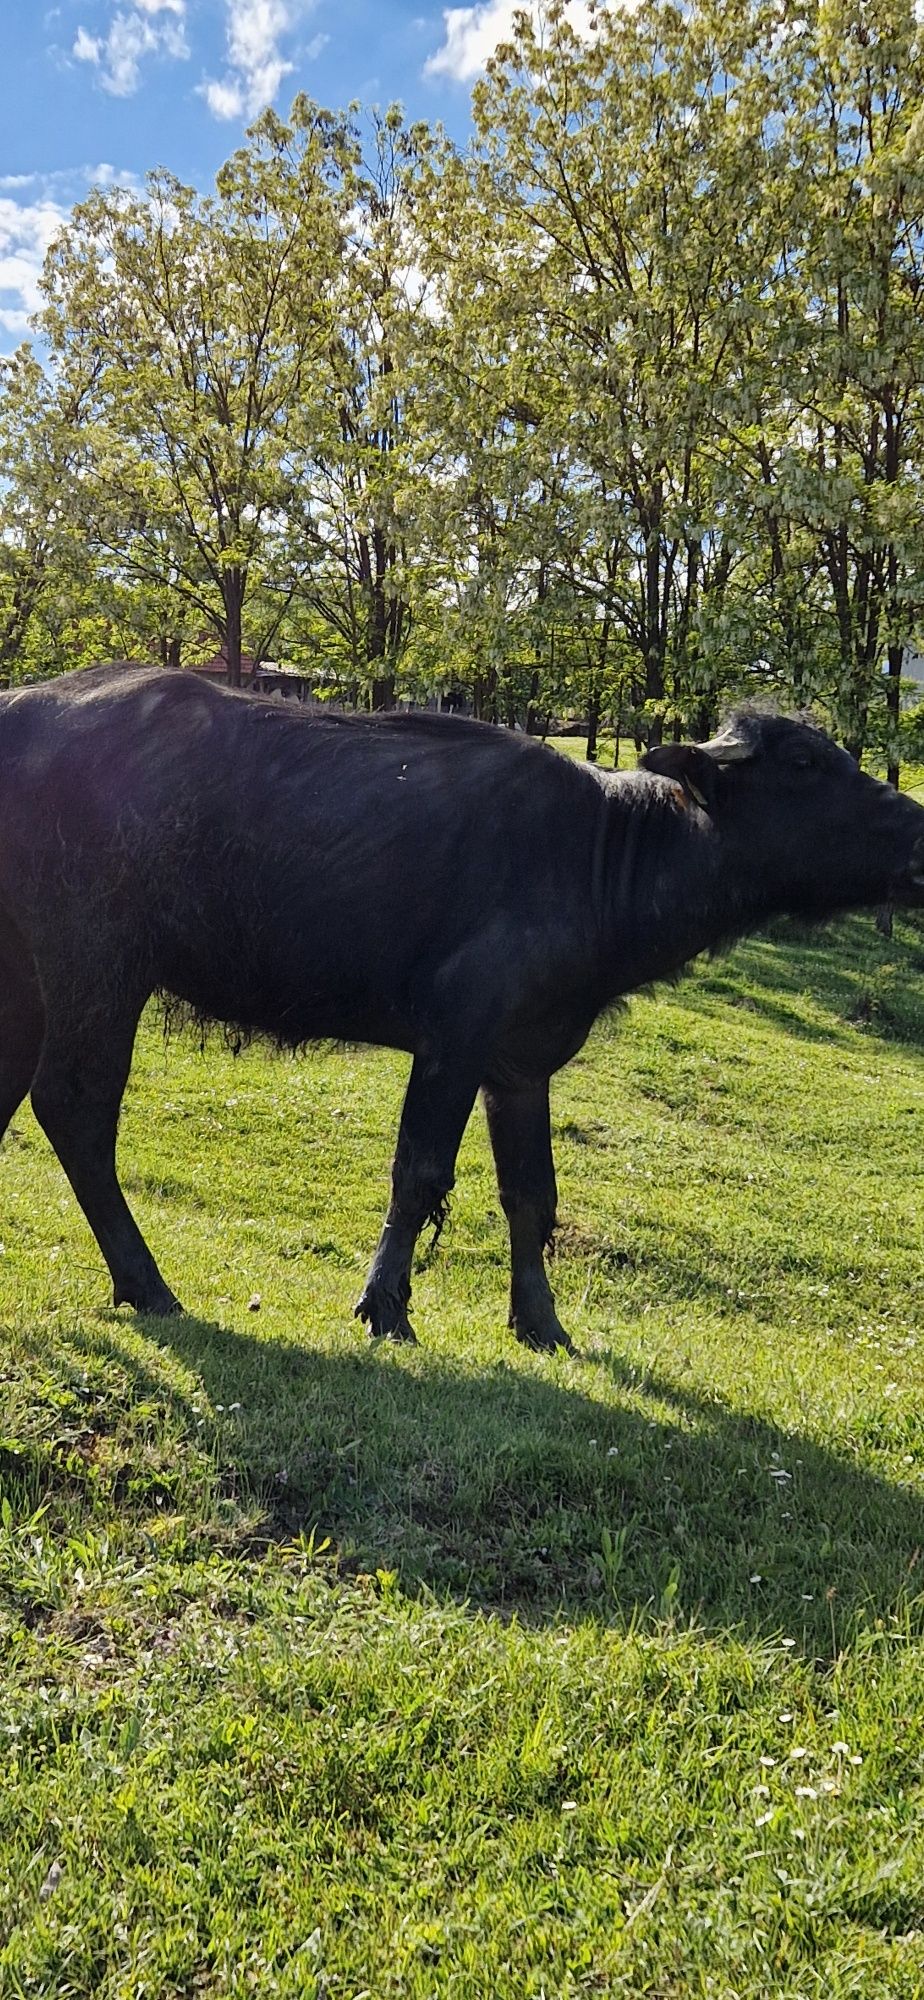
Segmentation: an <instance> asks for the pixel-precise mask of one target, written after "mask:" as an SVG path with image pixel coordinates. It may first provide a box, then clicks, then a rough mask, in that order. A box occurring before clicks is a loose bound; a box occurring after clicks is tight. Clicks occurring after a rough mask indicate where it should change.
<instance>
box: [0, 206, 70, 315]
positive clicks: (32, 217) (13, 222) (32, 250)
mask: <svg viewBox="0 0 924 2000" xmlns="http://www.w3.org/2000/svg"><path fill="white" fill-rule="evenodd" d="M67 213H68V211H67V209H66V208H65V207H64V206H63V205H62V204H61V202H57V201H52V200H50V199H48V198H45V199H41V198H40V199H39V200H37V201H34V202H18V201H13V200H12V199H11V198H10V196H8V195H0V327H2V328H3V329H4V330H5V331H6V332H7V333H12V334H15V335H16V336H17V337H19V336H21V335H24V334H26V333H28V331H29V314H30V313H33V312H35V311H36V310H37V308H38V306H39V305H40V304H41V296H40V293H39V278H40V277H41V274H42V265H43V263H44V261H45V252H46V250H47V249H48V245H49V243H50V242H51V240H52V237H53V236H56V235H57V233H58V230H59V229H60V228H61V225H62V223H63V222H64V221H66V219H67Z"/></svg>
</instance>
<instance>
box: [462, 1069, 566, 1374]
mask: <svg viewBox="0 0 924 2000" xmlns="http://www.w3.org/2000/svg"><path fill="white" fill-rule="evenodd" d="M484 1102H485V1110H486V1111H487V1114H488V1131H489V1133H490V1136H491V1148H492V1151H493V1153H494V1165H495V1167H496V1169H497V1186H498V1190H499V1193H500V1198H501V1207H502V1208H503V1211H504V1214H505V1216H506V1217H507V1224H508V1228H509V1230H510V1315H509V1325H510V1326H512V1327H513V1330H514V1332H515V1334H516V1337H517V1339H518V1340H522V1342H523V1343H524V1346H526V1347H536V1348H542V1349H545V1350H546V1351H548V1352H552V1353H554V1350H555V1348H556V1347H564V1348H566V1349H567V1352H568V1353H569V1354H573V1353H574V1348H573V1346H572V1344H571V1341H570V1340H569V1338H568V1335H567V1334H566V1332H565V1329H564V1327H563V1326H562V1324H561V1322H560V1320H559V1318H558V1314H557V1313H556V1311H555V1300H554V1298H553V1297H552V1288H551V1286H550V1284H549V1281H548V1278H547V1276H546V1270H545V1262H544V1258H543V1252H544V1250H545V1248H546V1245H547V1244H548V1243H549V1242H550V1241H551V1238H552V1232H553V1230H554V1228H555V1209H556V1204H557V1200H558V1191H557V1189H556V1186H555V1166H554V1162H553V1160H552V1134H551V1128H550V1124H549V1086H548V1084H547V1083H540V1084H533V1085H531V1086H529V1087H528V1088H524V1089H521V1090H498V1089H495V1088H493V1087H492V1088H490V1089H489V1088H486V1089H485V1092H484Z"/></svg>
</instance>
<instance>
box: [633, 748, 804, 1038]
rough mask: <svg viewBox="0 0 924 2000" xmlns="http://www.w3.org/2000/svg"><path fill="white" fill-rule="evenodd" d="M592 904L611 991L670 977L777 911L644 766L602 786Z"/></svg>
mask: <svg viewBox="0 0 924 2000" xmlns="http://www.w3.org/2000/svg"><path fill="white" fill-rule="evenodd" d="M605 790H606V813H605V818H604V822H603V830H602V852H600V851H598V863H597V874H598V886H597V900H598V909H599V912H600V923H601V936H602V943H603V973H604V983H605V986H606V988H607V997H608V998H613V999H615V998H616V997H617V995H618V994H620V993H628V992H631V991H632V990H633V989H634V988H635V987H637V986H643V985H646V984H648V983H649V982H650V981H652V980H658V979H670V978H672V977H674V976H675V975H676V974H677V973H679V972H680V971H681V970H682V968H683V967H684V966H685V965H686V964H687V963H688V962H689V961H690V960H691V959H693V958H696V957H697V955H698V954H699V953H700V952H703V951H709V950H714V949H715V948H716V947H717V946H719V945H722V944H724V943H727V942H731V941H732V940H733V939H734V938H735V937H738V936H740V935H741V933H742V932H744V931H746V930H747V929H749V928H750V927H751V926H752V925H756V924H758V923H760V922H761V921H762V919H763V918H764V917H765V916H770V915H771V914H773V912H772V911H771V909H770V908H769V907H767V908H762V907H759V899H758V900H757V901H755V894H754V879H753V876H750V879H749V877H748V874H746V873H745V871H744V870H743V869H742V867H741V866H740V863H739V864H738V865H736V864H735V860H734V858H733V856H732V855H731V854H730V853H728V852H726V851H725V843H724V842H723V841H722V839H721V836H720V834H719V833H718V832H717V830H716V828H715V826H714V825H713V823H712V821H711V820H710V819H709V817H708V815H707V814H706V813H705V812H702V811H701V810H700V809H699V807H698V806H695V805H693V804H691V803H688V802H687V801H686V799H685V798H683V797H682V795H681V794H680V793H679V788H678V787H676V786H674V785H672V784H670V783H668V782H667V781H666V780H664V779H660V778H653V777H650V776H649V775H648V774H647V773H645V772H627V773H624V774H623V773H620V774H619V775H618V776H617V777H616V778H609V779H608V780H607V782H606V786H605Z"/></svg>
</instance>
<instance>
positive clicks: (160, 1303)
mask: <svg viewBox="0 0 924 2000" xmlns="http://www.w3.org/2000/svg"><path fill="white" fill-rule="evenodd" d="M113 1304H114V1305H117V1306H131V1307H132V1308H133V1310H134V1311H135V1312H136V1313H143V1314H144V1316H145V1318H146V1319H175V1318H176V1316H177V1313H182V1312H184V1311H185V1307H184V1306H181V1304H180V1301H179V1299H178V1298H175V1297H174V1294H173V1293H172V1292H171V1291H169V1290H168V1288H167V1286H166V1285H163V1286H162V1287H161V1289H160V1290H159V1291H157V1292H135V1293H129V1292H119V1291H116V1292H114V1293H113Z"/></svg>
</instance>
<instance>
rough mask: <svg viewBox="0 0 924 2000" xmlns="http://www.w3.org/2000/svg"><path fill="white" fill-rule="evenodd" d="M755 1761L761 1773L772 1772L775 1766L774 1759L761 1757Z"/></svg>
mask: <svg viewBox="0 0 924 2000" xmlns="http://www.w3.org/2000/svg"><path fill="white" fill-rule="evenodd" d="M757 1761H758V1763H759V1765H760V1768H761V1770H762V1771H772V1770H773V1769H774V1767H775V1764H776V1758H775V1757H769V1756H766V1755H765V1756H763V1757H758V1759H757Z"/></svg>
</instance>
